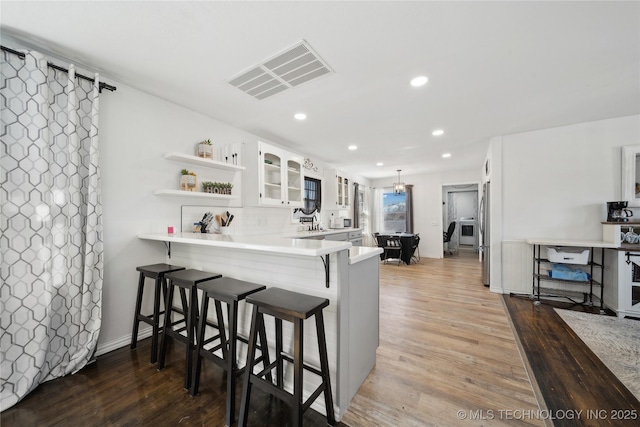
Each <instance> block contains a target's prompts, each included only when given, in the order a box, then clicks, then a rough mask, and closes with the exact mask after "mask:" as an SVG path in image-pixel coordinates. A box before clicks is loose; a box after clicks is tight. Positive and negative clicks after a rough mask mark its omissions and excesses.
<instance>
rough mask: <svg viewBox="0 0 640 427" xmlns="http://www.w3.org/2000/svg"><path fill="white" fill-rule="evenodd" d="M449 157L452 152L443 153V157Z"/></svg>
mask: <svg viewBox="0 0 640 427" xmlns="http://www.w3.org/2000/svg"><path fill="white" fill-rule="evenodd" d="M449 157H451V153H444V154H443V155H442V158H443V159H448V158H449Z"/></svg>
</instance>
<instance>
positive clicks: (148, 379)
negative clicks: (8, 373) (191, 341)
mask: <svg viewBox="0 0 640 427" xmlns="http://www.w3.org/2000/svg"><path fill="white" fill-rule="evenodd" d="M150 347H151V341H150V339H145V340H142V341H139V342H138V348H137V349H136V350H135V351H131V350H129V347H128V346H127V347H123V348H120V349H118V350H115V351H112V352H111V353H108V354H105V355H102V356H100V357H98V359H97V361H96V362H95V363H93V364H91V365H89V366H87V367H85V368H84V369H82V370H81V371H80V372H78V373H76V374H75V375H68V376H66V377H63V378H58V379H56V380H53V381H49V382H47V383H44V384H41V385H40V386H39V387H38V388H37V389H36V390H35V391H33V392H32V393H31V394H29V395H28V396H27V397H26V398H24V400H22V401H21V402H19V403H18V404H17V405H15V406H14V407H12V408H10V409H8V410H6V411H4V412H3V413H2V414H1V415H0V425H2V427H35V426H38V427H43V426H83V427H84V426H100V427H104V426H118V427H120V426H136V427H138V426H177V425H180V426H196V425H197V426H204V425H206V426H223V425H224V415H225V395H226V393H225V388H226V380H225V374H224V371H223V370H222V369H221V368H219V367H218V366H217V365H215V364H214V363H207V362H206V361H205V362H204V363H203V370H202V377H201V380H200V393H199V394H198V396H196V397H191V395H190V394H189V393H188V392H187V391H186V390H185V389H184V388H183V383H182V382H183V379H184V376H183V375H184V363H183V361H184V347H183V346H182V345H181V344H176V345H173V343H172V344H170V345H169V353H168V354H167V362H166V363H167V365H166V367H165V369H163V370H162V371H158V370H157V369H156V365H152V364H150V363H149V351H150ZM240 383H241V381H240ZM241 392H242V384H238V389H237V393H236V394H237V399H236V408H239V407H240V396H241ZM236 410H237V409H236ZM249 414H250V415H249V425H250V426H269V427H284V426H289V425H290V424H291V423H290V419H291V411H290V410H289V407H288V406H287V405H285V404H283V403H282V402H280V401H279V400H278V399H275V398H270V397H269V396H267V395H266V394H264V393H263V392H261V391H260V390H259V389H258V388H257V387H253V389H252V391H251V406H250V412H249ZM236 422H237V420H236ZM304 425H305V426H310V427H315V426H326V425H327V422H326V418H325V417H324V416H323V415H321V414H320V413H318V412H316V411H314V410H312V409H309V410H308V411H306V412H305V414H304ZM338 426H342V427H344V426H345V425H344V424H340V423H339V424H338Z"/></svg>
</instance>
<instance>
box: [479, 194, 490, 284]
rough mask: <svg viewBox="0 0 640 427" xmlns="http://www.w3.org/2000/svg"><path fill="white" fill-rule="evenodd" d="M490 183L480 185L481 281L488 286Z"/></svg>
mask: <svg viewBox="0 0 640 427" xmlns="http://www.w3.org/2000/svg"><path fill="white" fill-rule="evenodd" d="M490 184H491V183H490V182H486V183H484V184H483V185H482V199H480V233H482V242H481V244H480V250H481V251H482V283H483V284H484V285H485V286H489V284H490V280H491V275H490V271H489V265H490V263H489V261H490V259H491V238H490V236H489V234H490V230H491V221H490V218H491V214H490V212H489V206H490V204H489V200H490V199H491V185H490Z"/></svg>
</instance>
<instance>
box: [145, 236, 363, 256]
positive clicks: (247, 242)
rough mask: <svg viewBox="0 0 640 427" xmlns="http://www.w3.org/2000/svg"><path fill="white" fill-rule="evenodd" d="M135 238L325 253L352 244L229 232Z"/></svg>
mask: <svg viewBox="0 0 640 427" xmlns="http://www.w3.org/2000/svg"><path fill="white" fill-rule="evenodd" d="M138 238H140V239H145V240H158V241H162V242H170V243H186V244H191V245H201V246H214V247H222V248H230V249H244V250H249V251H258V252H272V253H281V254H288V255H302V256H320V255H327V254H331V253H335V252H339V251H343V250H346V249H349V248H350V247H351V242H335V241H331V240H312V239H293V238H290V237H289V238H287V237H274V236H228V235H223V234H209V233H173V234H168V233H148V234H140V235H138Z"/></svg>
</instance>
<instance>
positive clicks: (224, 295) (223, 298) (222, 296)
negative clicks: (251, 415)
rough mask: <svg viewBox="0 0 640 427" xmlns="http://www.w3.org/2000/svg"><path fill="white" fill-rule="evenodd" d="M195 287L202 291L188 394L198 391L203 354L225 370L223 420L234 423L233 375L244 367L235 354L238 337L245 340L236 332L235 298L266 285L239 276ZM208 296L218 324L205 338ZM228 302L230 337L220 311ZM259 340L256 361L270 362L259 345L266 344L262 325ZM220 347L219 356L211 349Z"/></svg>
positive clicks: (264, 363) (235, 376) (235, 375)
mask: <svg viewBox="0 0 640 427" xmlns="http://www.w3.org/2000/svg"><path fill="white" fill-rule="evenodd" d="M197 288H198V289H200V290H201V291H202V303H201V309H200V320H199V322H198V335H197V339H196V340H197V345H196V349H195V352H194V354H193V357H194V358H195V361H196V362H195V365H196V366H195V370H194V372H193V379H192V381H191V395H192V396H195V395H197V394H198V387H199V385H200V371H201V367H202V358H203V357H205V358H207V359H209V360H212V361H213V362H215V363H216V364H218V365H219V366H220V367H222V368H223V369H224V370H225V371H226V372H227V404H226V417H225V422H226V425H227V426H231V425H233V422H234V421H235V412H236V409H235V404H236V379H237V377H238V376H240V375H242V373H243V372H244V370H245V368H244V367H243V368H240V369H238V362H237V360H236V356H237V340H240V341H243V342H245V343H247V342H248V341H247V339H246V338H244V337H241V336H238V301H242V300H244V299H245V298H246V297H247V295H251V294H253V293H255V292H258V291H261V290H263V289H266V286H263V285H258V284H256V283H251V282H245V281H242V280H237V279H232V278H229V277H223V278H221V279H217V280H209V281H207V282H202V283H198V285H197ZM209 299H213V300H214V303H215V307H216V316H217V320H218V324H217V325H216V326H215V327H216V328H217V329H218V335H215V336H213V337H211V338H209V339H207V340H205V331H206V327H207V322H206V319H207V312H208V309H209ZM223 302H224V303H225V304H226V305H227V323H228V328H229V338H228V339H227V337H226V335H225V326H224V317H223V315H222V304H221V303H223ZM258 332H259V335H260V344H261V349H260V351H261V353H262V355H261V356H260V357H259V358H258V359H257V360H256V361H255V363H259V362H260V361H262V362H263V365H264V368H265V369H266V368H267V365H269V352H268V350H267V351H266V352H265V351H263V350H262V349H263V348H267V347H266V342H267V339H266V333H265V332H264V328H262V329H260V330H259V331H258ZM215 340H219V341H220V343H219V344H218V345H215V346H213V347H211V348H210V349H206V348H205V345H207V344H209V343H211V342H214V341H215ZM217 350H222V357H220V356H218V355H217V354H215V353H214V352H216V351H217Z"/></svg>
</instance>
